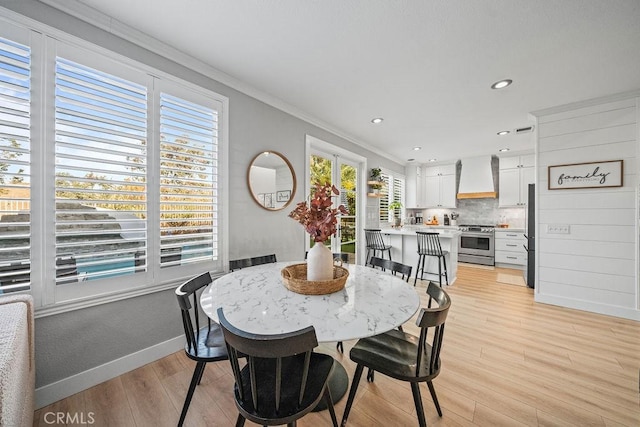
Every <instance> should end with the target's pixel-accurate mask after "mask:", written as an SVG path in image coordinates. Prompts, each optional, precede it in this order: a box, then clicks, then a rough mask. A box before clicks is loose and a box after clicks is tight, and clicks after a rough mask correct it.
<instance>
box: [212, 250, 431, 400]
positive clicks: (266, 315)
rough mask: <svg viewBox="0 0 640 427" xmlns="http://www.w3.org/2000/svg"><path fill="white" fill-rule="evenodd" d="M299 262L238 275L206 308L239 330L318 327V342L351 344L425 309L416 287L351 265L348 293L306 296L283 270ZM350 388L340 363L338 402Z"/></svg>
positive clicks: (222, 282)
mask: <svg viewBox="0 0 640 427" xmlns="http://www.w3.org/2000/svg"><path fill="white" fill-rule="evenodd" d="M291 264H294V262H279V263H271V264H263V265H258V266H254V267H249V268H244V269H241V270H236V271H234V272H232V273H229V274H226V275H224V276H221V277H219V278H217V279H216V280H214V281H213V282H212V283H211V284H210V285H209V286H207V287H206V288H205V290H204V291H203V293H202V295H201V297H200V303H201V305H202V309H203V311H204V313H205V314H206V315H207V316H209V317H210V318H211V319H213V320H215V321H218V315H217V310H218V308H219V307H222V309H223V310H224V314H225V317H226V318H227V319H228V320H229V322H230V323H231V324H232V325H234V326H235V327H237V328H239V329H241V330H244V331H247V332H251V333H254V334H281V333H287V332H293V331H297V330H299V329H302V328H305V327H307V326H313V327H314V329H315V331H316V336H317V339H318V342H335V341H346V340H352V339H357V338H364V337H369V336H372V335H376V334H379V333H382V332H386V331H389V330H391V329H393V328H395V327H397V326H400V325H402V324H403V323H404V322H406V321H407V320H409V319H410V318H411V317H412V316H413V315H414V314H415V313H416V311H417V310H418V308H419V306H420V297H419V296H418V293H417V292H416V290H415V288H414V287H413V286H412V285H410V284H408V283H407V282H405V281H403V280H401V279H400V278H399V277H396V276H393V275H392V274H391V273H390V272H383V271H381V270H377V269H374V268H371V267H364V266H360V265H353V264H348V265H347V264H345V265H344V267H345V268H347V269H348V270H349V278H348V279H347V282H346V284H345V287H344V289H342V290H340V291H338V292H334V293H332V294H328V295H302V294H298V293H296V292H293V291H290V290H289V289H287V288H286V286H285V285H284V282H283V279H282V276H281V273H280V272H281V270H282V268H284V267H286V266H288V265H291ZM347 388H348V377H347V374H346V371H345V369H344V367H343V366H342V365H341V364H340V363H339V362H338V361H336V363H335V368H334V374H333V378H332V380H331V381H330V389H331V395H332V397H333V399H334V401H336V402H337V401H338V400H339V399H340V398H342V396H343V395H344V394H345V392H346V390H347Z"/></svg>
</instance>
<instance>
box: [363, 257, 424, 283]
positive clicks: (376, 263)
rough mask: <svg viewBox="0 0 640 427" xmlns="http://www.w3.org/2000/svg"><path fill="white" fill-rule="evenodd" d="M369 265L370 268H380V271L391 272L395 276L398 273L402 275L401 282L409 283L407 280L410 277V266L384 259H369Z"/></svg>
mask: <svg viewBox="0 0 640 427" xmlns="http://www.w3.org/2000/svg"><path fill="white" fill-rule="evenodd" d="M369 265H370V266H372V267H374V268H375V267H380V268H381V269H382V271H387V270H389V271H391V274H393V275H394V276H397V275H398V273H399V274H401V275H402V280H404V281H406V282H407V283H409V278H410V277H411V270H412V269H413V267H411V266H410V265H406V264H402V263H399V262H396V261H391V260H388V259H384V258H378V257H375V256H374V257H371V259H370V260H369Z"/></svg>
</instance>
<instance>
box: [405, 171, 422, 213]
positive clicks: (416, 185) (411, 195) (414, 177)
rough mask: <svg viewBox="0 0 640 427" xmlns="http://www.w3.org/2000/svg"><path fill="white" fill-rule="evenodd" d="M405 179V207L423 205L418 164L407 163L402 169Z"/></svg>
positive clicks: (420, 206)
mask: <svg viewBox="0 0 640 427" xmlns="http://www.w3.org/2000/svg"><path fill="white" fill-rule="evenodd" d="M404 172H405V176H406V177H407V181H406V187H405V188H406V194H405V204H406V206H407V208H423V207H424V197H423V194H424V185H423V177H422V168H421V167H420V165H409V166H406V167H405V169H404Z"/></svg>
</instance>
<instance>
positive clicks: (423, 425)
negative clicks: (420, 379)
mask: <svg viewBox="0 0 640 427" xmlns="http://www.w3.org/2000/svg"><path fill="white" fill-rule="evenodd" d="M419 386H420V383H411V392H412V393H413V402H414V403H415V405H416V413H417V414H418V424H419V425H420V427H427V420H426V419H425V418H424V407H423V406H422V397H421V396H420V387H419Z"/></svg>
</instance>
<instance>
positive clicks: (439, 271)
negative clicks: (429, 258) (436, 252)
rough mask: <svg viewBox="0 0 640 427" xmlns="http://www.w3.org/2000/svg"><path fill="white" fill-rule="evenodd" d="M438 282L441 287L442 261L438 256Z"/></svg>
mask: <svg viewBox="0 0 640 427" xmlns="http://www.w3.org/2000/svg"><path fill="white" fill-rule="evenodd" d="M438 284H439V285H440V287H442V263H441V262H440V257H438Z"/></svg>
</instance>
